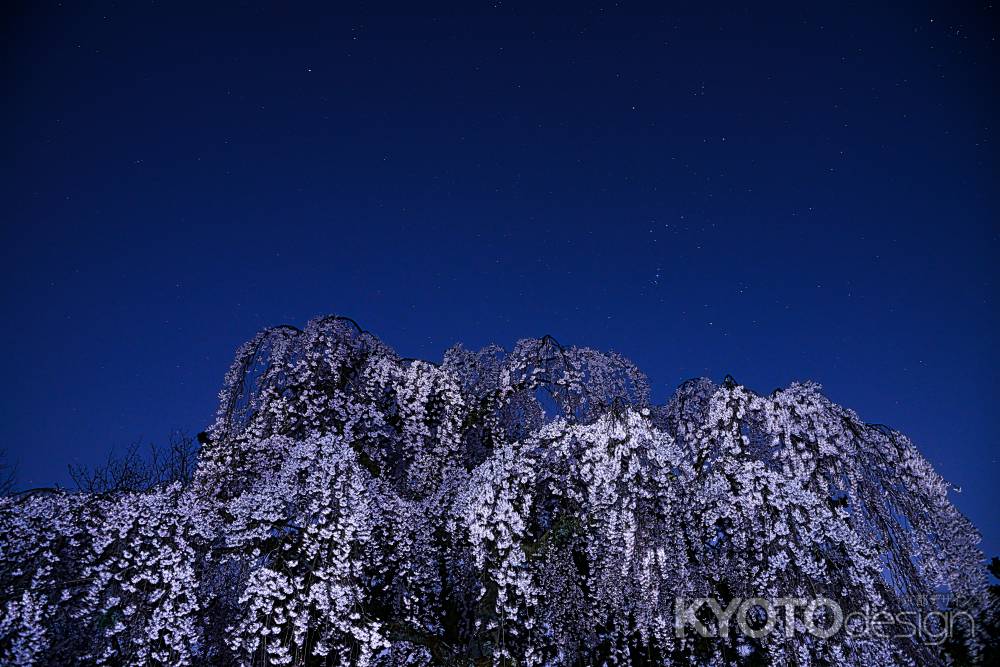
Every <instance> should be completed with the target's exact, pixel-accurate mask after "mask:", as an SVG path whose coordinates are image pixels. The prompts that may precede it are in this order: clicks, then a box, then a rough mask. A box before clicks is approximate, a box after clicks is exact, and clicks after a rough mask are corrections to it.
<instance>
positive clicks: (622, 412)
mask: <svg viewBox="0 0 1000 667" xmlns="http://www.w3.org/2000/svg"><path fill="white" fill-rule="evenodd" d="M948 489H949V486H948V484H947V483H946V482H945V481H944V480H943V479H942V478H941V477H940V476H939V475H938V474H937V473H936V472H935V471H934V470H933V468H932V467H931V465H930V464H929V463H928V462H927V460H926V459H925V458H924V457H923V456H921V454H920V453H919V451H918V450H917V449H916V447H915V446H914V445H913V443H912V442H911V441H910V440H908V439H907V438H906V437H905V436H903V435H901V434H900V433H898V432H895V431H892V430H890V429H886V428H883V427H877V426H873V425H869V424H866V423H864V422H863V421H862V420H861V419H860V418H859V417H858V415H856V414H855V413H854V412H852V411H850V410H847V409H845V408H842V407H840V406H837V405H835V404H833V403H832V402H830V401H829V400H828V399H827V398H825V397H824V396H823V395H822V393H821V392H820V388H819V387H818V386H817V385H815V384H809V383H804V384H793V385H791V386H790V387H787V388H785V389H781V390H777V391H775V392H774V393H772V394H770V395H767V396H762V395H758V394H755V393H753V392H751V391H749V390H748V389H746V388H745V387H743V386H741V385H739V384H737V383H735V382H734V381H731V380H730V379H727V380H726V381H725V382H723V383H722V384H714V383H712V382H711V381H709V380H706V379H699V380H693V381H689V382H687V383H685V384H683V385H682V386H681V387H680V388H678V390H677V391H676V393H675V394H674V395H673V396H672V397H671V399H670V400H669V401H668V402H667V403H666V404H664V405H654V404H652V403H651V401H650V398H649V384H648V382H647V380H646V378H645V377H644V376H643V374H642V373H641V372H640V371H639V370H638V369H637V368H636V367H635V366H634V365H633V364H632V363H631V362H629V361H628V360H626V359H624V358H623V357H621V356H620V355H616V354H607V353H602V352H598V351H595V350H591V349H586V348H575V347H563V346H561V345H559V344H558V343H557V342H556V341H554V340H553V339H551V338H550V337H545V338H542V339H529V340H523V341H521V342H519V343H518V344H517V346H516V347H515V348H514V350H513V351H511V352H509V353H507V352H505V351H504V350H502V349H500V348H498V347H495V346H492V347H488V348H485V349H483V350H480V351H478V352H473V351H469V350H466V349H464V348H462V347H460V346H456V347H455V348H452V349H451V350H449V351H448V352H447V354H446V355H445V357H444V359H443V361H442V362H441V363H440V364H431V363H428V362H423V361H415V360H409V359H402V358H400V357H398V356H397V355H396V354H395V353H394V352H393V351H392V350H391V349H390V348H388V347H387V346H385V345H384V344H383V343H381V342H380V341H379V340H378V339H376V338H375V337H374V336H372V335H371V334H368V333H367V332H364V331H362V330H360V329H359V328H358V327H357V326H356V325H354V324H353V322H351V321H349V320H346V319H344V318H336V317H330V318H323V319H319V320H315V321H313V322H311V323H310V324H309V325H308V326H307V327H306V328H305V329H304V330H298V329H294V328H292V327H281V328H276V329H270V330H267V331H265V332H262V333H261V334H259V335H258V336H257V337H255V338H254V339H253V340H251V341H250V342H249V343H247V344H246V345H244V346H243V347H242V348H241V349H240V351H239V352H238V354H237V357H236V360H235V362H234V364H233V366H232V369H231V370H230V372H229V373H228V374H227V376H226V380H225V385H224V388H223V390H222V392H221V396H220V408H219V412H218V417H217V419H216V421H215V423H214V424H213V426H212V427H211V428H210V429H209V431H208V435H207V437H206V438H205V444H204V445H203V447H202V449H201V451H200V453H199V460H198V467H197V471H196V473H195V475H194V477H193V479H191V480H190V481H189V482H187V483H184V484H181V483H173V484H161V485H158V486H155V487H153V488H150V489H149V490H146V491H142V492H136V491H133V490H129V491H127V492H125V491H115V490H108V491H106V492H101V493H97V492H94V493H69V492H65V491H61V490H52V491H48V492H33V493H27V494H21V495H14V496H9V497H5V498H2V499H0V663H3V664H16V665H32V664H77V663H85V664H98V665H124V664H169V665H228V664H232V665H262V666H263V665H444V664H462V665H467V664H494V665H500V664H505V665H507V664H509V665H574V664H618V665H627V664H658V665H674V664H685V665H706V666H708V665H725V664H741V663H745V664H796V665H873V664H879V665H934V664H947V656H946V655H944V654H943V653H941V651H940V647H929V646H926V645H922V644H920V643H918V642H914V641H912V640H911V639H907V638H898V637H882V636H875V635H872V636H858V635H856V634H854V635H848V634H846V633H842V634H839V635H833V636H829V637H826V636H817V634H816V633H812V634H810V633H804V632H795V631H794V630H795V627H793V626H801V625H802V624H805V623H812V622H814V620H815V619H803V618H801V617H798V618H796V617H786V616H782V617H780V618H777V619H767V620H768V623H769V627H770V626H775V631H774V632H771V633H768V634H766V635H762V636H747V635H746V634H744V635H740V636H736V635H727V634H726V633H717V636H714V637H712V638H711V639H708V638H706V637H704V636H698V635H694V634H691V633H689V634H687V635H685V634H683V633H678V632H677V628H676V627H675V608H674V607H675V600H677V599H679V598H685V599H694V598H719V599H730V598H740V599H750V598H763V597H767V598H806V597H813V598H815V597H817V596H822V597H823V598H826V599H830V600H835V601H837V603H838V604H839V605H840V606H842V607H843V608H844V609H845V610H850V609H861V608H865V609H875V610H886V611H888V612H891V613H898V612H901V611H906V610H907V609H910V608H912V606H913V605H914V604H916V603H915V602H914V601H916V600H921V599H923V597H925V596H926V597H927V598H928V599H930V597H931V596H934V595H937V594H940V593H941V592H942V591H947V592H948V593H950V594H951V595H952V596H953V599H955V600H961V601H962V604H964V605H966V607H967V608H968V609H969V610H970V611H973V612H974V611H976V610H977V609H978V608H979V606H981V605H982V604H983V602H984V600H985V590H986V588H985V581H984V579H983V577H982V576H981V575H979V574H977V573H978V572H980V562H981V560H982V556H981V554H980V552H979V550H978V547H977V543H978V535H977V532H976V530H975V528H974V527H973V526H972V525H971V524H970V523H969V522H968V521H967V520H966V519H965V518H964V517H963V516H962V515H961V514H960V513H959V512H958V511H957V510H956V509H955V507H954V506H953V505H952V504H951V502H950V501H949V499H948V497H947V495H948ZM751 615H752V614H751ZM772 621H773V622H772ZM709 622H710V619H709V620H706V623H709ZM965 641H966V642H967V643H969V645H970V650H971V651H973V652H974V651H975V643H976V638H975V636H974V634H973V635H970V636H968V637H966V638H965Z"/></svg>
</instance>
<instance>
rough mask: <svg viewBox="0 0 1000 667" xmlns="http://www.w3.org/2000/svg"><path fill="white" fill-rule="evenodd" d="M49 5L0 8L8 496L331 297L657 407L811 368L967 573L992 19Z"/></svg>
mask: <svg viewBox="0 0 1000 667" xmlns="http://www.w3.org/2000/svg"><path fill="white" fill-rule="evenodd" d="M84 4H85V3H79V4H77V3H65V4H60V3H51V2H31V3H24V4H22V5H21V6H20V8H17V7H13V8H12V7H10V6H8V7H7V8H6V11H7V14H6V15H5V17H4V19H3V27H2V31H3V34H2V38H3V43H4V51H3V53H4V56H3V60H2V67H3V81H4V95H3V104H2V105H0V115H2V127H3V130H2V132H3V145H4V152H3V156H4V159H3V161H2V165H3V174H2V184H0V188H2V190H0V195H2V197H3V217H2V221H3V222H2V232H0V234H2V235H0V252H2V261H3V278H4V280H3V283H2V284H3V286H2V291H0V308H2V311H0V312H2V313H3V315H4V319H5V326H4V327H3V329H2V334H0V335H2V340H0V343H2V346H3V349H4V351H5V352H4V357H5V359H4V373H5V376H6V381H5V382H4V384H3V389H2V405H3V419H2V420H0V446H2V447H6V448H7V449H8V452H9V454H10V456H11V457H12V458H14V459H15V460H17V461H18V462H19V464H20V474H19V478H18V485H19V487H21V488H27V487H35V486H44V485H51V484H56V483H59V484H64V485H65V484H68V483H69V478H68V476H67V474H66V464H67V463H84V464H87V463H95V462H97V461H99V460H101V459H103V458H104V457H105V455H106V453H107V452H108V450H109V449H111V448H119V449H121V448H123V447H125V446H126V445H128V444H129V443H131V442H133V441H136V440H139V439H143V440H144V441H162V440H164V439H165V438H166V437H167V434H168V433H169V432H170V431H171V430H173V429H184V430H186V431H188V432H189V433H195V432H197V431H199V430H201V429H202V428H204V427H205V426H207V424H208V423H209V421H210V419H211V416H212V414H213V412H214V409H215V401H216V394H217V392H218V390H219V389H220V387H221V383H222V377H223V374H224V372H225V370H226V368H227V367H228V365H229V362H230V360H231V358H232V355H233V352H234V351H235V348H236V347H237V346H238V345H239V344H240V343H241V342H243V341H245V340H246V339H248V338H249V337H251V336H252V335H253V334H254V333H255V332H256V331H257V330H259V329H261V328H263V327H266V326H268V325H274V324H280V323H291V324H297V325H302V324H304V323H305V322H306V321H307V320H308V319H310V318H311V317H314V316H317V315H322V314H327V313H337V314H343V315H348V316H351V317H353V318H354V319H356V320H357V321H358V322H360V323H361V324H362V325H363V326H364V327H365V328H367V329H369V330H371V331H372V332H374V333H376V334H377V335H379V336H380V337H381V338H382V339H383V340H385V341H386V342H387V343H389V344H390V345H392V346H393V347H395V348H396V350H397V351H398V352H399V353H400V354H401V355H403V356H413V357H423V358H429V359H435V360H436V359H440V357H441V355H442V353H443V352H444V350H445V349H446V348H447V347H448V346H450V345H451V344H452V343H454V342H459V341H461V342H463V343H464V344H466V345H467V346H469V347H479V346H482V345H484V344H487V343H490V342H496V343H499V344H501V345H504V346H507V347H510V346H512V345H513V343H514V342H515V341H516V340H517V339H518V338H521V337H528V336H540V335H543V334H546V333H549V334H552V335H554V336H555V337H556V338H557V339H558V340H559V341H561V342H563V343H566V344H579V345H589V346H593V347H598V348H602V349H614V350H617V351H619V352H621V353H623V354H625V355H626V356H628V357H630V358H632V359H633V360H635V361H636V362H637V363H638V364H639V366H640V367H641V368H643V369H644V370H645V371H646V373H647V374H648V375H649V377H650V379H651V381H652V383H653V386H654V393H655V397H656V398H657V400H660V401H662V400H665V399H666V398H667V397H668V396H669V395H670V393H671V392H672V391H673V389H674V388H675V387H676V385H677V384H679V383H680V382H681V381H683V380H685V379H687V378H690V377H694V376H700V375H706V376H708V377H711V378H713V379H715V380H716V381H718V380H721V379H722V377H723V376H724V375H725V374H727V373H730V374H732V375H733V376H734V377H735V378H736V379H737V380H738V381H740V382H741V383H744V384H746V385H747V386H749V387H750V388H752V389H755V390H757V391H759V392H769V391H771V390H772V389H774V388H775V387H778V386H783V385H786V384H787V383H789V382H791V381H793V380H796V379H813V380H816V381H818V382H820V383H821V384H823V385H824V388H825V391H826V393H827V394H828V395H829V396H830V397H831V398H832V399H833V400H834V401H836V402H838V403H841V404H844V405H846V406H848V407H851V408H853V409H855V410H856V411H857V412H858V413H859V414H860V415H861V416H862V418H863V419H865V420H867V421H870V422H878V423H885V424H888V425H891V426H893V427H894V428H897V429H899V430H901V431H903V432H904V433H906V434H908V435H909V436H910V437H912V438H913V439H914V441H915V442H916V443H917V444H918V446H919V447H920V448H921V450H922V451H923V452H924V453H925V454H926V455H927V456H928V457H929V458H930V459H931V461H932V462H933V463H934V465H935V466H936V467H937V469H938V470H939V471H940V472H941V473H942V474H944V475H945V476H946V477H947V478H948V479H949V480H951V481H952V482H953V483H954V484H955V485H956V486H960V487H961V488H962V492H961V494H957V493H956V494H955V495H954V499H955V502H956V503H957V504H958V506H959V508H960V509H962V510H963V511H964V512H965V513H966V514H968V515H969V516H970V518H972V520H973V521H974V522H975V523H976V524H977V525H978V526H979V527H980V529H981V530H982V531H983V532H984V534H985V539H986V541H985V545H984V546H985V548H986V550H987V552H988V553H991V554H998V553H1000V522H998V520H997V516H996V512H995V507H996V506H997V504H998V500H1000V499H998V492H997V485H996V480H997V473H998V471H1000V438H998V435H997V432H998V430H997V421H996V420H997V417H998V413H997V409H996V405H997V401H998V399H1000V376H998V352H997V349H996V336H995V334H996V328H997V324H998V315H997V312H998V311H997V306H996V301H997V299H996V297H997V260H998V254H1000V253H998V245H1000V243H998V242H1000V225H998V215H997V214H998V197H997V187H996V183H997V153H996V149H995V143H994V139H993V134H994V132H995V128H994V124H993V122H994V119H995V118H996V117H997V106H998V105H997V94H996V72H997V68H996V64H997V54H996V47H997V43H996V36H995V35H996V31H995V27H994V26H995V24H996V11H995V9H993V8H992V7H991V6H989V5H990V4H991V3H982V2H979V3H970V4H967V5H963V4H961V3H952V2H939V3H931V4H923V3H918V2H914V3H893V4H898V5H900V6H899V7H896V8H892V9H888V8H884V9H880V8H873V7H871V4H872V3H867V2H864V3H857V4H847V3H823V4H822V5H820V4H819V3H787V4H784V3H750V4H749V5H715V4H711V3H692V4H690V5H687V4H684V5H681V4H674V5H673V6H672V7H671V8H669V9H663V8H662V7H661V8H660V9H658V10H656V11H653V10H649V9H648V8H644V7H642V6H640V5H636V4H633V3H615V4H613V5H612V4H603V5H588V4H584V3H574V5H573V6H574V7H575V11H574V13H573V14H569V13H563V12H559V11H555V10H550V11H549V13H547V14H544V15H541V14H538V13H537V10H532V9H531V7H533V6H535V5H536V3H524V4H523V5H520V4H508V3H496V5H494V4H490V3H478V2H470V3H464V6H465V9H464V10H463V11H465V12H467V13H455V11H454V9H447V10H445V9H441V8H439V7H435V6H433V5H424V4H422V3H407V5H406V7H409V8H410V9H406V8H398V9H397V8H393V7H390V6H388V5H381V8H377V7H376V5H374V4H371V5H364V6H362V8H360V9H358V10H357V11H356V12H353V13H342V14H336V13H331V11H330V10H329V9H326V10H323V9H321V8H319V7H317V8H315V9H307V8H305V7H304V6H303V5H297V9H295V10H292V9H289V8H287V7H281V8H278V7H277V5H278V3H274V5H266V4H265V5H259V4H251V3H242V4H233V5H230V6H227V7H224V8H223V7H221V4H222V3H211V2H209V3H199V4H197V5H195V4H192V5H190V6H187V7H183V6H181V5H179V4H178V3H162V4H161V3H148V2H145V3H140V2H121V3H116V4H108V3H95V4H96V5H97V6H96V8H86V7H83V5H84ZM86 4H90V3H86ZM758 4H764V5H767V6H766V7H759V6H758ZM875 4H878V3H875ZM885 4H889V3H885ZM903 5H906V6H903ZM338 6H341V7H343V6H344V5H338ZM413 7H420V8H421V9H422V11H421V12H420V13H414V12H413V9H412V8H413ZM549 7H551V5H549Z"/></svg>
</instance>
